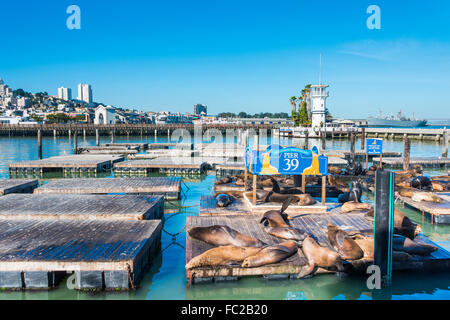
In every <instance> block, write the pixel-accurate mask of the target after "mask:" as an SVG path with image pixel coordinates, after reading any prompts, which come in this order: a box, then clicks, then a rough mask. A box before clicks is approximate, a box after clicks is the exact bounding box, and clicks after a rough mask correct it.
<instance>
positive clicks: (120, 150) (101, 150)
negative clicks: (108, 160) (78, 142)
mask: <svg viewBox="0 0 450 320" xmlns="http://www.w3.org/2000/svg"><path fill="white" fill-rule="evenodd" d="M138 149H139V148H138V147H133V148H127V147H82V148H78V149H77V154H93V155H97V154H118V155H133V154H137V153H138Z"/></svg>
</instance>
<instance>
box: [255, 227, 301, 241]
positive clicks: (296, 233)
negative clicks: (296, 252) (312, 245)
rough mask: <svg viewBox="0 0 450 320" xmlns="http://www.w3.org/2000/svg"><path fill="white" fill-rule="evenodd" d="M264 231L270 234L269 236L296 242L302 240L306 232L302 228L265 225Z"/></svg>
mask: <svg viewBox="0 0 450 320" xmlns="http://www.w3.org/2000/svg"><path fill="white" fill-rule="evenodd" d="M264 231H265V232H267V233H268V234H270V235H271V236H274V237H277V238H280V239H284V240H293V241H297V242H299V243H300V242H302V241H303V240H305V238H306V236H307V233H306V232H305V231H303V230H299V229H297V228H293V227H290V226H286V227H265V228H264Z"/></svg>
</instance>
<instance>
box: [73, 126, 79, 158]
mask: <svg viewBox="0 0 450 320" xmlns="http://www.w3.org/2000/svg"><path fill="white" fill-rule="evenodd" d="M73 154H78V141H77V132H76V131H75V133H74V134H73Z"/></svg>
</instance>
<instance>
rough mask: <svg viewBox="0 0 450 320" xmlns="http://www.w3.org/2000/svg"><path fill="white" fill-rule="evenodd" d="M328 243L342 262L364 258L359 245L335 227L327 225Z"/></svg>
mask: <svg viewBox="0 0 450 320" xmlns="http://www.w3.org/2000/svg"><path fill="white" fill-rule="evenodd" d="M327 230H328V241H329V242H330V244H331V246H332V247H333V249H334V250H336V251H337V252H338V253H339V255H340V256H341V258H342V259H343V260H357V259H361V258H362V257H363V256H364V251H363V250H362V249H361V248H360V247H359V245H358V244H357V243H356V242H355V241H354V240H353V239H352V238H351V237H349V235H348V234H347V232H345V231H343V230H341V229H340V228H338V227H337V226H335V225H333V224H331V223H328V224H327Z"/></svg>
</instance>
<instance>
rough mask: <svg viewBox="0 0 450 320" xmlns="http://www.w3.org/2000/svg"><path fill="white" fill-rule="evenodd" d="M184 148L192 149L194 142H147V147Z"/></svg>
mask: <svg viewBox="0 0 450 320" xmlns="http://www.w3.org/2000/svg"><path fill="white" fill-rule="evenodd" d="M169 148H176V149H179V150H180V149H184V150H193V149H194V144H192V143H178V142H166V143H149V144H148V149H169Z"/></svg>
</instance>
